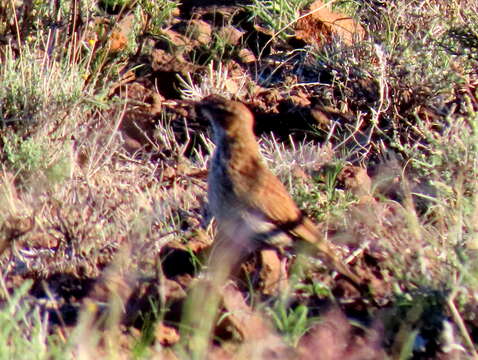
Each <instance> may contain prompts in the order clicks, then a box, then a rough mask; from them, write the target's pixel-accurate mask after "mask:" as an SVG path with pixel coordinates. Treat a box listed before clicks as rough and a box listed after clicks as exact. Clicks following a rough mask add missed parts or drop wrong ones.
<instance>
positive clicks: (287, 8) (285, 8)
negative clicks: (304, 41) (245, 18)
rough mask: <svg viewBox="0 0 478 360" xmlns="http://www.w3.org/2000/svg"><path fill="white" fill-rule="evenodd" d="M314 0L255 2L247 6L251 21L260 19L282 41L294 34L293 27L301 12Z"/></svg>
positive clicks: (257, 0) (258, 0)
mask: <svg viewBox="0 0 478 360" xmlns="http://www.w3.org/2000/svg"><path fill="white" fill-rule="evenodd" d="M311 2H312V0H278V1H261V0H254V2H253V3H252V4H251V5H248V6H247V9H248V10H249V11H250V13H251V15H250V18H251V19H256V18H257V19H258V20H259V23H261V24H263V25H265V26H266V27H267V28H269V29H271V30H273V31H274V33H275V34H277V35H278V36H279V38H281V39H285V38H287V37H288V36H290V35H292V34H293V31H292V25H293V22H294V20H296V19H297V18H298V17H299V16H300V10H301V9H303V8H304V7H306V6H307V5H308V4H310V3H311Z"/></svg>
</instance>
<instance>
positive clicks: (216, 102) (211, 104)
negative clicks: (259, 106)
mask: <svg viewBox="0 0 478 360" xmlns="http://www.w3.org/2000/svg"><path fill="white" fill-rule="evenodd" d="M199 111H200V113H201V114H202V115H203V116H204V117H205V118H207V119H208V120H209V122H210V123H211V124H212V126H213V128H215V129H216V130H219V129H220V130H223V131H224V132H226V133H227V134H229V135H235V134H239V133H240V132H247V133H249V132H252V128H253V126H254V116H253V115H252V113H251V111H250V110H249V109H248V108H247V106H245V105H244V104H242V103H240V102H238V101H232V100H227V99H225V98H223V97H221V96H219V95H209V96H207V97H205V98H204V99H203V100H202V101H201V103H199Z"/></svg>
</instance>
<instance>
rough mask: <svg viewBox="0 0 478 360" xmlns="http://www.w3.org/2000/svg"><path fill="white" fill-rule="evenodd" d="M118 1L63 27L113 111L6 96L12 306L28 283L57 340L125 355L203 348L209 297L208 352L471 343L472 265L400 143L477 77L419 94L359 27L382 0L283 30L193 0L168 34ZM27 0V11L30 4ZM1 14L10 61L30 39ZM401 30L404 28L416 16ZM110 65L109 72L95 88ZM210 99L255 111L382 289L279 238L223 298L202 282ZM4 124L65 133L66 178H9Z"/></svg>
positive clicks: (330, 230)
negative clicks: (31, 108)
mask: <svg viewBox="0 0 478 360" xmlns="http://www.w3.org/2000/svg"><path fill="white" fill-rule="evenodd" d="M72 3H75V4H76V3H77V2H72ZM112 3H113V4H114V3H115V2H107V1H105V2H100V3H99V9H100V10H101V11H100V10H98V11H97V12H96V13H95V15H94V16H86V15H85V14H86V9H81V8H80V11H81V10H84V11H85V13H81V15H79V16H78V22H77V23H76V25H75V26H76V27H75V26H74V25H71V22H70V23H68V24H67V23H66V22H65V23H63V25H61V24H60V25H58V26H60V28H61V26H63V27H65V28H64V29H63V30H65V31H66V30H68V31H70V32H71V33H77V34H79V39H80V40H78V41H80V42H81V44H82V45H81V46H80V47H78V49H79V50H78V55H77V56H79V57H80V56H82V55H81V52H82V51H83V52H85V53H87V54H91V57H90V60H91V62H92V63H94V62H96V63H95V64H96V67H95V68H94V69H95V70H94V71H90V72H89V73H85V74H84V81H85V84H86V85H85V87H86V86H88V85H89V84H93V83H94V84H96V89H98V88H101V89H102V90H101V93H102V95H101V96H102V97H101V99H102V100H101V101H104V104H106V105H105V106H98V107H97V108H94V110H91V111H89V112H87V114H88V117H87V118H85V119H83V118H80V117H78V119H82V120H81V121H78V122H77V123H76V125H75V126H74V128H75V130H74V131H73V130H65V131H63V133H62V131H58V129H70V128H68V127H66V125H65V122H62V120H61V119H62V116H63V114H64V118H67V117H68V116H71V114H72V112H73V110H74V109H76V107H72V108H71V109H69V110H68V109H66V110H61V111H57V115H58V114H59V113H61V114H62V115H61V116H59V115H58V117H55V116H57V115H55V116H54V117H53V118H54V119H56V120H55V121H52V122H51V123H50V124H49V125H48V126H45V129H46V130H45V131H43V130H42V131H43V132H42V131H40V130H37V129H38V128H39V127H41V126H38V125H35V126H32V127H31V128H30V129H31V130H27V131H25V128H24V127H22V126H20V125H17V123H15V122H13V121H12V124H13V125H10V123H8V121H10V120H11V119H13V116H12V113H9V112H8V108H6V107H4V108H2V103H0V109H2V113H3V114H4V115H3V116H4V122H3V123H2V124H0V135H1V136H2V138H1V141H0V145H1V146H2V149H3V150H2V154H1V155H2V160H3V162H4V164H5V165H4V167H3V168H2V172H3V174H2V183H1V188H0V195H1V196H3V197H4V200H2V202H3V203H4V205H3V208H1V209H2V210H3V211H4V214H6V215H4V216H2V217H0V220H2V222H1V223H0V224H1V232H0V234H1V242H0V245H1V249H2V255H1V260H0V261H1V264H2V270H3V275H2V284H1V285H2V291H3V292H4V295H3V300H2V302H3V304H7V303H8V300H9V299H10V297H11V296H12V294H14V293H15V291H17V290H18V289H19V288H21V287H22V285H23V284H25V283H26V281H27V280H30V281H31V287H30V288H29V289H27V291H26V292H25V293H24V294H23V295H24V298H23V300H22V303H25V304H27V305H28V306H30V307H31V309H37V310H38V311H39V313H40V314H41V316H46V314H47V315H48V320H47V324H48V332H49V333H50V334H53V335H54V336H56V337H57V339H59V340H58V342H59V343H65V344H66V343H68V339H72V338H74V339H75V340H74V342H75V346H76V347H74V349H75V350H74V352H75V351H76V355H77V356H80V355H81V354H83V355H84V354H87V355H88V356H95V355H94V354H96V356H98V354H99V355H101V354H110V355H111V353H109V352H108V351H110V350H111V344H110V342H112V341H113V342H114V343H115V346H117V347H116V351H117V353H116V354H117V355H118V354H121V357H124V358H134V357H135V355H134V354H141V356H143V355H144V356H146V357H148V356H149V357H153V358H155V357H157V358H166V359H175V358H188V356H192V355H191V354H194V353H195V351H197V354H201V350H200V349H201V344H200V341H199V340H197V336H196V335H195V332H194V331H190V329H189V328H188V327H190V328H193V329H203V327H204V326H206V325H204V324H203V323H201V321H200V319H201V318H202V317H203V316H204V317H205V318H207V316H206V315H207V314H208V313H209V311H213V313H212V315H211V318H212V319H214V321H213V323H214V325H211V327H212V330H209V332H208V331H207V330H204V331H205V333H206V334H207V336H206V337H207V339H208V340H207V345H206V348H207V351H206V353H207V354H208V355H207V358H208V359H230V358H237V359H242V358H245V357H246V356H247V357H252V358H261V359H262V358H263V359H292V358H298V359H304V360H305V359H316V358H320V359H386V358H393V359H395V358H397V359H398V358H414V359H415V358H416V359H460V358H466V357H464V356H471V355H470V354H473V351H474V350H473V351H472V350H470V349H469V347H467V345H466V344H467V341H466V335H468V336H469V337H470V341H472V342H473V341H475V338H476V334H477V327H476V319H475V316H474V315H473V314H474V313H475V312H476V298H475V297H476V296H475V297H473V296H472V295H470V296H469V297H468V298H467V300H466V301H465V302H464V304H460V306H462V308H460V311H461V315H459V316H457V315H456V313H455V311H456V307H455V305H454V300H455V298H454V296H455V295H456V294H455V295H453V297H452V295H450V294H453V292H454V291H457V290H455V288H454V287H453V285H451V282H452V278H453V276H454V275H453V274H455V275H456V276H457V277H458V275H457V274H458V273H459V270H461V269H462V268H461V267H460V266H459V265H456V262H457V260H456V259H455V257H454V256H455V255H456V254H455V253H454V251H451V250H450V252H452V253H453V259H451V260H450V259H449V258H447V256H451V255H449V253H448V252H446V251H448V250H445V249H448V245H446V246H445V245H444V246H441V244H442V243H444V242H445V240H444V239H445V238H446V236H442V235H443V234H445V233H446V234H448V233H449V232H450V231H451V230H450V229H451V228H452V226H450V224H449V223H447V221H446V220H443V219H442V220H436V219H437V218H435V217H433V216H435V215H434V214H435V213H433V214H432V210H431V209H433V211H435V209H434V207H433V206H432V205H433V204H434V201H435V200H433V199H435V197H436V198H437V199H438V195H437V193H438V191H439V189H437V187H436V185H432V184H431V183H430V181H428V180H430V179H427V177H426V176H424V173H423V172H420V171H419V170H417V169H410V170H408V169H407V170H405V169H406V167H407V162H409V161H410V158H411V157H413V156H411V155H410V154H411V153H410V152H407V151H408V149H409V148H407V147H406V146H408V144H423V146H424V147H425V146H428V144H430V143H433V140H431V139H430V138H428V137H427V136H428V135H427V134H423V133H422V132H421V131H422V128H421V127H420V126H422V124H423V123H426V124H427V129H435V128H439V129H438V133H440V134H443V133H445V132H446V131H445V130H443V128H441V126H442V125H440V124H441V123H442V122H443V121H444V120H443V119H445V118H446V119H449V118H454V119H455V118H456V119H458V118H459V117H460V116H462V115H463V114H469V112H470V111H472V110H474V111H476V110H477V98H476V84H477V82H476V81H475V80H474V74H473V72H470V71H467V70H466V69H463V68H461V64H460V62H459V61H458V60H457V61H456V63H454V64H452V66H454V67H455V68H456V70H454V71H455V72H456V73H457V74H458V75H459V76H460V79H461V80H460V81H457V82H456V83H455V84H453V86H451V87H450V88H449V89H447V90H446V91H445V90H443V91H442V92H441V93H440V96H438V95H436V94H435V93H434V94H433V95H430V94H428V93H427V91H428V90H429V88H427V86H428V85H427V84H425V85H423V88H421V87H418V86H417V87H415V88H414V87H413V86H412V85H413V84H412V85H410V84H409V83H406V81H408V80H407V79H409V73H410V72H411V71H410V70H409V69H408V70H403V69H402V68H401V67H402V66H403V64H402V63H400V62H399V61H398V60H397V64H396V66H395V64H393V61H394V60H395V58H391V59H386V55H384V53H383V49H382V48H380V47H379V46H378V45H377V43H375V45H374V43H373V41H366V39H370V37H371V36H375V38H374V39H378V38H379V35H377V34H372V32H373V31H374V30H376V29H377V28H379V24H380V22H381V21H383V20H384V19H386V18H387V16H389V15H390V13H387V11H393V9H392V10H390V7H388V8H387V5H386V4H384V2H360V4H361V5H360V6H358V7H357V8H355V11H356V13H354V14H350V13H348V14H345V13H341V12H340V9H334V10H332V9H331V8H329V7H324V6H323V4H322V3H321V2H320V1H316V2H314V3H312V4H311V5H309V7H308V8H306V9H304V10H303V11H302V14H306V12H307V11H309V12H311V13H310V14H309V15H307V16H304V17H301V18H300V19H298V20H297V21H295V22H294V25H293V26H292V27H288V28H284V31H274V30H272V29H270V28H268V27H267V26H266V25H265V24H264V23H263V22H261V21H259V20H258V19H256V18H254V17H251V11H250V10H249V9H247V8H245V7H244V5H250V4H251V3H252V2H250V1H245V0H244V1H234V2H233V1H220V0H211V1H183V2H182V3H181V4H178V6H174V7H171V11H170V13H168V17H167V18H166V19H165V20H164V22H163V23H162V24H161V27H160V31H158V30H157V29H156V28H154V27H152V25H151V24H152V22H153V21H154V19H155V18H154V17H152V16H150V14H148V12H147V11H144V9H143V11H139V12H138V11H136V10H135V9H136V8H135V7H134V6H133V5H131V7H128V6H126V7H124V8H122V7H118V6H113V5H111V4H112ZM78 4H80V3H79V2H78ZM25 6H27V2H24V3H22V4H21V5H18V11H19V14H21V12H20V11H23V14H24V16H27V14H28V11H27V10H26V9H25ZM427 6H435V5H434V2H429V4H428V5H427ZM436 6H440V5H436ZM443 6H444V8H446V6H445V5H443ZM371 9H372V10H373V11H371ZM99 14H101V15H99ZM371 14H374V17H372V16H371ZM1 16H2V13H1V10H0V17H1ZM420 19H421V20H420V21H423V22H426V20H427V19H425V17H423V18H420ZM401 20H402V19H401ZM23 21H24V23H27V22H26V20H25V19H23ZM397 21H398V20H397ZM417 22H418V20H417ZM404 24H405V23H404ZM4 25H5V26H4V27H3V31H4V33H5V36H3V35H2V37H1V38H0V41H1V43H0V59H2V61H4V62H5V63H6V61H7V60H6V59H7V58H8V54H9V51H11V53H12V54H14V56H19V54H20V53H21V52H22V50H21V49H22V44H21V43H18V42H15V41H16V39H15V36H14V34H16V33H17V32H16V30H15V31H12V32H11V33H8V29H9V26H12V29H13V25H12V24H11V23H10V24H9V23H8V22H6V23H5V24H4ZM402 25H403V24H401V26H402ZM406 25H407V26H410V29H407V31H409V32H411V33H413V31H414V29H413V28H412V27H413V26H418V25H417V24H413V23H412V24H410V23H406ZM48 26H50V29H54V26H53V25H51V24H50V25H48ZM403 26H405V25H403ZM25 31H26V30H25ZM27 32H28V31H26V33H27ZM26 33H25V34H26ZM12 34H13V35H12ZM22 36H23V34H22ZM25 37H26V35H25ZM12 39H13V40H12ZM12 41H13V45H12ZM377 41H378V40H377ZM51 44H53V42H52V43H51ZM8 46H10V48H8ZM52 47H54V46H53V45H52ZM8 49H11V50H8ZM339 49H340V51H339ZM43 51H44V53H40V54H39V55H38V57H39V58H41V57H42V56H44V54H45V53H47V52H48V48H46V49H43ZM52 51H54V50H52ZM70 55H71V54H70ZM71 56H74V55H71ZM358 59H359V60H358ZM357 62H361V63H360V66H361V67H360V66H358V65H357ZM364 63H365V64H366V65H363V64H364ZM386 67H387V70H385V69H386ZM388 67H390V69H396V73H395V72H393V70H389V69H388ZM111 69H114V72H116V73H115V75H116V76H115V77H114V81H110V82H108V83H107V87H106V88H102V84H101V81H102V80H101V79H102V76H103V75H104V77H105V78H106V77H109V78H113V77H112V76H111V74H110V71H111V73H113V70H111ZM400 69H402V70H400ZM404 69H405V67H404ZM385 71H387V74H385ZM407 71H408V72H407ZM397 79H398V80H399V79H402V80H403V83H399V85H397V84H396V83H395V81H398V80H397ZM105 84H106V81H105ZM400 84H402V85H400ZM210 93H220V94H222V95H224V96H226V97H229V98H235V99H238V100H240V101H242V102H244V103H245V104H246V105H247V106H248V107H249V108H250V109H251V110H252V111H253V113H254V115H255V118H256V126H255V131H256V134H257V136H258V137H260V138H262V140H261V141H262V147H263V149H264V153H265V155H266V157H267V159H268V160H269V163H270V166H271V168H272V169H273V170H274V172H275V173H277V174H278V176H279V177H280V178H281V180H283V181H284V182H285V183H286V184H287V186H288V187H289V189H290V190H291V193H292V195H293V196H294V198H295V200H296V201H297V202H298V204H299V205H300V206H301V208H302V209H304V210H305V212H306V213H307V214H308V215H309V216H311V217H313V218H314V219H315V220H316V221H317V222H318V223H321V226H322V227H323V229H324V232H325V233H326V234H327V236H328V238H329V239H330V240H331V241H332V242H333V243H334V244H335V246H336V248H337V253H338V254H340V257H341V258H342V259H344V261H347V262H348V263H349V264H350V267H351V268H352V269H353V271H354V272H355V273H357V274H358V275H359V276H360V277H361V278H362V279H364V282H366V283H367V284H369V286H370V288H371V289H373V292H372V293H371V294H368V295H369V296H364V294H360V293H359V292H358V291H357V290H356V289H355V288H353V287H352V286H351V285H350V284H349V283H347V281H345V280H344V279H341V278H340V276H337V275H336V274H333V273H331V272H330V271H329V270H328V269H326V268H325V267H324V265H323V264H322V263H320V262H318V261H315V260H314V259H313V258H309V259H306V260H304V261H303V263H302V265H303V268H301V269H299V271H298V272H297V273H293V272H292V270H293V269H294V271H295V268H294V264H296V263H301V262H300V261H299V260H297V258H298V257H297V256H296V255H294V256H292V255H290V256H284V255H283V254H278V253H277V252H276V251H273V250H270V249H269V250H263V251H261V252H257V253H254V254H251V256H250V258H249V259H248V260H247V261H246V262H244V264H243V266H242V267H241V269H237V271H235V272H234V273H233V275H232V277H231V281H230V282H228V283H227V284H221V286H219V290H218V293H217V298H215V299H212V297H211V296H208V294H210V293H213V292H214V291H212V290H209V287H211V288H213V287H214V286H216V285H217V284H214V283H208V278H207V276H206V275H204V274H206V273H207V269H208V267H207V261H208V257H209V254H210V251H211V248H212V244H213V242H214V225H213V224H211V223H210V220H211V219H209V216H208V211H207V203H206V201H205V195H206V187H207V184H206V177H207V159H208V156H209V155H210V151H211V149H212V147H213V146H212V144H211V142H210V140H209V126H208V123H207V121H206V120H205V119H203V118H202V117H201V116H200V114H199V113H198V112H197V111H196V105H197V102H198V101H200V100H201V98H202V97H204V96H206V95H208V94H210ZM463 94H466V99H467V101H468V102H467V103H466V104H465V102H466V101H465V100H463ZM438 98H439V99H438ZM95 99H96V98H95ZM438 101H439V102H440V104H439V105H437V102H438ZM5 103H6V102H4V103H3V104H5ZM75 106H76V105H75ZM469 108H471V109H472V110H469ZM63 111H64V113H63ZM467 111H468V112H467ZM69 126H70V125H69ZM12 131H17V132H18V133H20V134H22V136H23V138H24V139H26V138H27V137H28V136H29V134H30V135H31V134H33V133H35V132H36V133H38V134H43V135H42V136H46V137H49V138H51V139H52V140H51V141H52V143H61V144H65V143H67V142H66V141H67V140H68V144H70V145H68V146H69V149H70V150H68V151H69V154H70V155H71V156H70V158H69V161H71V166H70V167H69V169H70V170H69V175H68V180H67V181H64V183H60V184H55V185H50V183H51V181H50V177H49V176H50V175H49V174H50V173H49V172H48V171H50V170H51V169H52V165H51V164H50V163H49V164H50V165H48V166H46V167H45V169H44V171H43V170H41V171H43V172H42V173H41V171H40V172H38V171H39V170H36V171H37V172H36V173H35V172H33V171H32V172H31V173H26V172H25V171H24V170H23V169H22V170H18V169H17V170H18V171H16V172H15V167H14V166H13V165H12V164H14V162H13V160H12V157H11V156H10V157H9V155H8V154H10V153H9V152H7V145H8V144H11V143H12V142H11V140H5V139H7V138H8V136H10V135H9V134H10V132H12ZM45 134H48V135H45ZM397 134H398V135H397ZM32 136H33V135H32ZM39 136H40V135H39ZM9 141H10V142H9ZM399 141H402V143H398V142H399ZM436 141H437V142H438V140H436ZM284 144H285V145H284ZM291 144H292V145H291ZM404 144H406V146H405V145H404ZM62 146H63V145H62ZM400 146H402V147H400ZM339 153H341V154H345V156H341V157H340V156H338V154H339ZM424 153H427V150H425V151H424ZM432 155H433V153H432V152H431V151H430V153H427V156H432ZM339 157H340V159H341V164H340V166H338V165H337V158H339ZM9 164H10V165H9ZM32 174H33V175H32ZM47 183H48V184H47ZM65 183H67V185H65ZM467 184H468V182H467V180H464V181H463V184H462V186H463V187H464V188H466V186H468V185H467ZM464 193H466V191H464ZM470 196H471V197H473V195H470ZM457 201H458V200H457ZM447 216H448V215H447ZM457 216H458V215H457ZM450 217H451V216H450ZM463 226H464V229H465V230H464V231H465V232H469V233H472V232H473V225H472V224H466V225H463ZM451 247H452V248H453V246H451ZM457 256H458V257H459V256H460V255H457ZM462 256H471V255H469V254H466V255H462ZM457 269H458V270H457ZM284 273H289V276H284ZM465 288H466V290H461V291H463V293H468V294H471V293H472V292H473V290H472V287H465ZM461 294H462V293H461ZM462 296H463V297H464V295H463V294H462ZM210 297H211V298H210ZM208 301H212V303H209V302H208ZM208 306H210V307H211V308H213V309H214V310H209V308H208ZM463 309H466V310H463ZM37 310H35V311H37ZM32 311H33V310H32ZM188 314H189V315H188ZM191 314H192V315H191ZM319 319H320V320H319ZM211 321H212V320H211ZM447 326H448V327H450V329H448V328H447ZM206 327H207V326H206ZM82 331H83V332H82ZM88 333H89V334H102V335H98V337H97V338H95V339H94V340H93V339H92V338H91V336H87V335H86V334H88ZM457 334H459V335H457ZM447 336H448V338H447ZM460 336H461V337H460ZM457 337H460V338H465V340H463V343H464V344H465V345H464V346H462V345H461V343H462V342H460V341H459V340H457V339H456V338H457ZM195 346H196V347H195ZM85 349H87V350H85ZM145 349H146V350H145ZM198 349H199V350H198ZM465 349H466V350H465ZM135 351H136V352H135ZM203 351H204V350H203ZM318 352H320V355H318ZM79 354H80V355H79ZM145 354H146V355H145ZM464 354H466V355H464ZM85 356H86V355H85ZM136 356H139V355H136ZM80 357H81V356H80ZM85 358H88V357H85Z"/></svg>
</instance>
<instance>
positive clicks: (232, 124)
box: [199, 95, 361, 288]
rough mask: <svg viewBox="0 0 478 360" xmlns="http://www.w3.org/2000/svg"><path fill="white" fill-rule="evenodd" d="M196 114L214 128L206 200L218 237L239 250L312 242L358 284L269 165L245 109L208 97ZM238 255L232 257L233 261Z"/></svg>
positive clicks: (285, 246) (249, 112)
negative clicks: (219, 234) (213, 148)
mask: <svg viewBox="0 0 478 360" xmlns="http://www.w3.org/2000/svg"><path fill="white" fill-rule="evenodd" d="M199 113H200V114H201V115H202V116H203V117H205V118H206V119H208V120H209V122H210V124H211V126H212V130H213V142H214V143H215V150H214V153H213V155H212V158H211V160H210V164H209V172H208V187H207V199H208V206H209V211H210V213H211V215H212V216H213V217H214V218H215V221H216V223H217V228H218V233H221V234H222V236H221V237H222V238H226V239H227V240H228V241H232V242H236V244H235V248H236V249H245V250H244V251H251V250H253V249H255V248H258V247H260V246H263V245H266V246H272V247H276V248H278V249H279V250H282V249H287V248H290V247H292V248H294V247H298V246H299V244H306V245H307V247H309V246H310V245H312V246H313V248H314V249H316V250H317V251H318V253H319V255H321V256H322V257H323V258H325V259H324V260H325V261H326V262H328V263H329V264H330V265H331V266H332V267H334V270H336V271H338V272H339V273H340V274H342V275H343V276H344V277H345V278H346V279H348V280H349V281H350V282H351V283H352V284H353V285H355V286H356V287H357V288H359V287H360V286H361V280H360V278H359V277H358V276H357V275H356V274H354V273H353V272H352V271H351V270H350V269H349V268H348V267H347V266H346V265H345V264H344V263H343V262H342V261H340V260H339V258H338V257H337V256H336V254H335V252H334V250H333V248H332V247H331V246H330V243H329V242H328V241H327V240H326V239H325V237H324V236H323V235H322V233H321V232H320V230H319V228H318V227H317V225H316V224H315V223H314V222H313V221H312V220H311V219H310V218H308V217H307V216H306V215H305V214H304V213H303V212H302V211H301V210H300V209H299V208H298V206H297V205H296V203H295V201H294V200H293V199H292V197H291V196H290V195H289V192H288V191H287V189H286V187H285V186H284V184H283V183H282V182H281V181H280V180H279V179H278V178H277V176H275V175H274V174H273V172H272V171H271V170H270V169H269V168H268V166H267V164H266V162H265V160H264V158H263V157H262V155H261V152H260V148H259V144H258V142H257V140H256V137H255V134H254V130H253V127H254V116H253V114H252V112H251V111H250V110H249V108H248V107H247V106H246V105H244V104H243V103H241V102H239V101H233V100H228V99H225V98H223V97H222V96H219V95H209V96H207V97H205V98H204V99H203V100H202V101H201V102H200V103H199ZM246 238H247V239H246ZM245 239H246V240H245ZM237 242H240V244H237ZM239 255H240V254H235V255H233V256H232V257H233V258H234V257H236V260H237V258H239Z"/></svg>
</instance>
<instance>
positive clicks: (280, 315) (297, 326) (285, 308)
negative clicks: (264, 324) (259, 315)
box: [266, 299, 316, 346]
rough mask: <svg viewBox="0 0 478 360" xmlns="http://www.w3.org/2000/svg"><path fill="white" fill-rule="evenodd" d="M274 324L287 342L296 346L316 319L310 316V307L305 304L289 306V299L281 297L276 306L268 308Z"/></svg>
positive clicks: (267, 310)
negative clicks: (285, 299)
mask: <svg viewBox="0 0 478 360" xmlns="http://www.w3.org/2000/svg"><path fill="white" fill-rule="evenodd" d="M266 312H267V313H268V314H269V315H270V316H271V318H272V320H273V321H274V324H275V326H276V328H277V330H279V332H281V333H282V334H283V335H284V337H285V339H286V342H287V343H289V344H290V345H292V346H296V345H297V343H298V341H299V340H300V338H301V337H302V335H304V334H305V333H306V332H307V330H308V329H309V328H310V326H311V324H312V323H313V322H315V321H316V319H314V318H312V317H309V316H308V312H309V309H308V308H307V306H305V305H298V306H296V307H295V308H292V307H289V305H288V303H287V301H284V299H279V300H277V301H276V303H275V304H274V306H272V307H269V308H267V309H266Z"/></svg>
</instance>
